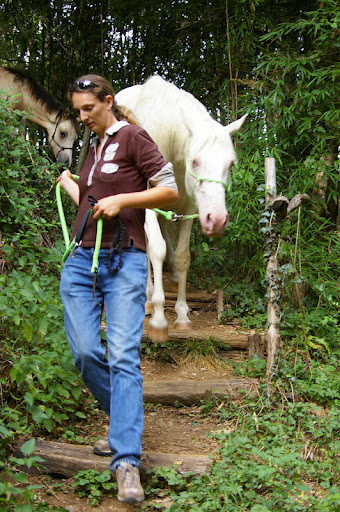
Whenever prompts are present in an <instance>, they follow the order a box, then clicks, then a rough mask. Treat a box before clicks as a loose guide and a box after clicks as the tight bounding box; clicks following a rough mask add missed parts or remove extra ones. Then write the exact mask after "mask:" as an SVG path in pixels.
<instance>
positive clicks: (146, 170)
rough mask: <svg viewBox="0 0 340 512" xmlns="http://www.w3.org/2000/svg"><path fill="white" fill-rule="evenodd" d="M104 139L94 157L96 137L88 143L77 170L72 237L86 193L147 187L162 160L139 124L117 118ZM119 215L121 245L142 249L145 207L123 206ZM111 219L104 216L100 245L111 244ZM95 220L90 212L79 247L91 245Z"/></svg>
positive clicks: (98, 194) (97, 195) (86, 205)
mask: <svg viewBox="0 0 340 512" xmlns="http://www.w3.org/2000/svg"><path fill="white" fill-rule="evenodd" d="M105 137H106V140H105V142H104V144H103V146H102V148H101V150H100V154H99V155H98V157H97V156H96V151H95V148H96V146H97V143H98V139H95V140H94V142H93V144H91V146H90V149H89V153H88V155H87V158H86V161H85V163H84V166H83V168H82V170H81V173H80V178H79V182H78V183H79V190H80V201H79V209H78V213H77V216H76V221H75V225H74V229H73V233H72V238H71V239H73V238H74V236H75V235H76V233H77V230H78V228H79V225H80V223H81V221H82V219H83V217H84V215H85V213H86V211H87V210H88V209H89V208H90V207H91V205H90V204H89V202H88V196H89V195H92V196H94V197H95V198H96V199H97V200H99V199H102V198H103V197H107V196H113V195H115V194H120V193H124V194H126V193H129V192H139V191H142V190H146V189H147V182H148V180H149V179H150V178H151V177H152V176H154V175H155V174H156V173H157V172H159V171H160V170H161V169H162V167H163V166H164V165H165V164H166V162H165V160H164V158H163V156H162V155H161V153H160V152H159V150H158V148H157V145H156V143H155V142H154V141H153V140H152V139H151V137H150V136H149V135H148V133H147V132H146V131H145V130H144V129H143V128H141V127H139V126H135V125H130V124H128V123H126V122H125V121H119V122H118V123H115V124H114V125H112V126H111V127H110V128H109V129H108V130H107V132H106V135H105ZM119 217H120V218H121V220H122V221H123V223H124V224H125V226H126V236H125V241H124V247H129V246H130V245H131V243H133V245H134V247H136V248H137V249H141V250H143V251H145V250H146V243H145V233H144V220H145V210H144V209H139V208H123V209H122V210H121V212H120V214H119ZM115 224H116V221H115V219H114V218H113V219H109V220H107V219H104V221H103V237H102V243H101V247H103V248H107V247H111V246H112V241H113V234H114V230H115ZM96 229H97V221H95V220H94V219H93V217H92V215H90V217H89V219H88V221H87V224H86V229H85V232H84V235H83V239H82V247H94V245H95V239H96Z"/></svg>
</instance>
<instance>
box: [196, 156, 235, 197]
mask: <svg viewBox="0 0 340 512" xmlns="http://www.w3.org/2000/svg"><path fill="white" fill-rule="evenodd" d="M186 172H188V173H189V174H190V176H192V177H193V178H195V180H196V181H195V183H194V184H193V186H192V187H191V191H190V199H191V202H192V203H193V205H195V206H196V203H195V201H194V189H195V187H196V185H197V183H199V182H200V181H211V182H213V183H219V184H220V185H223V186H224V188H225V189H226V192H227V193H228V194H229V192H230V191H231V180H229V183H228V185H227V184H226V183H224V181H221V180H214V179H213V178H201V177H200V176H197V174H195V173H194V171H192V170H190V168H189V165H188V161H187V163H186Z"/></svg>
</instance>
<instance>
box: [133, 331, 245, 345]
mask: <svg viewBox="0 0 340 512" xmlns="http://www.w3.org/2000/svg"><path fill="white" fill-rule="evenodd" d="M210 337H211V338H212V339H214V340H216V341H217V342H219V343H224V344H225V345H226V347H229V348H230V349H236V350H248V347H249V339H248V337H249V336H248V333H236V332H226V333H225V334H224V333H223V334H222V333H220V332H219V333H214V332H212V333H211V336H210ZM148 339H149V336H148V333H147V329H144V330H143V335H142V341H144V342H145V341H147V340H148ZM192 339H195V340H198V341H204V340H207V339H208V337H207V336H206V335H204V334H202V333H201V332H199V331H193V330H190V331H169V333H168V341H188V340H192Z"/></svg>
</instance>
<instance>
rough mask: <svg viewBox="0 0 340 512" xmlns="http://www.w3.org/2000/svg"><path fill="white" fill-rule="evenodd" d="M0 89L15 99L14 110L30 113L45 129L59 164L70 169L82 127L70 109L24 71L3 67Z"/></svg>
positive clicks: (30, 118) (0, 72) (1, 68)
mask: <svg viewBox="0 0 340 512" xmlns="http://www.w3.org/2000/svg"><path fill="white" fill-rule="evenodd" d="M0 89H2V90H3V91H5V93H8V94H10V95H11V96H13V103H12V107H13V108H16V109H18V110H21V111H25V112H27V113H28V118H29V120H30V121H33V122H34V123H36V124H38V125H39V126H42V127H43V128H45V130H46V131H47V134H48V142H49V145H50V147H51V149H52V151H53V153H54V156H55V158H56V161H57V162H58V163H64V164H66V165H67V166H68V167H70V166H71V163H72V148H73V144H74V142H75V140H76V139H77V137H78V132H79V126H78V122H77V121H76V118H75V117H74V116H72V115H71V114H70V113H69V111H68V109H64V108H63V107H62V106H61V104H60V103H59V102H58V101H57V100H56V99H55V98H54V97H53V96H52V95H51V94H50V93H49V92H48V91H47V90H46V89H44V87H42V86H41V85H40V84H39V83H38V82H37V81H36V80H35V78H33V77H32V76H31V75H29V74H28V73H26V72H25V71H21V70H17V69H12V68H7V67H0Z"/></svg>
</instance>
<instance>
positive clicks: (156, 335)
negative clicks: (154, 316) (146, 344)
mask: <svg viewBox="0 0 340 512" xmlns="http://www.w3.org/2000/svg"><path fill="white" fill-rule="evenodd" d="M148 336H149V338H150V340H152V341H155V342H156V343H163V342H164V341H167V340H168V328H167V327H163V328H161V327H154V326H152V325H150V324H149V325H148Z"/></svg>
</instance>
